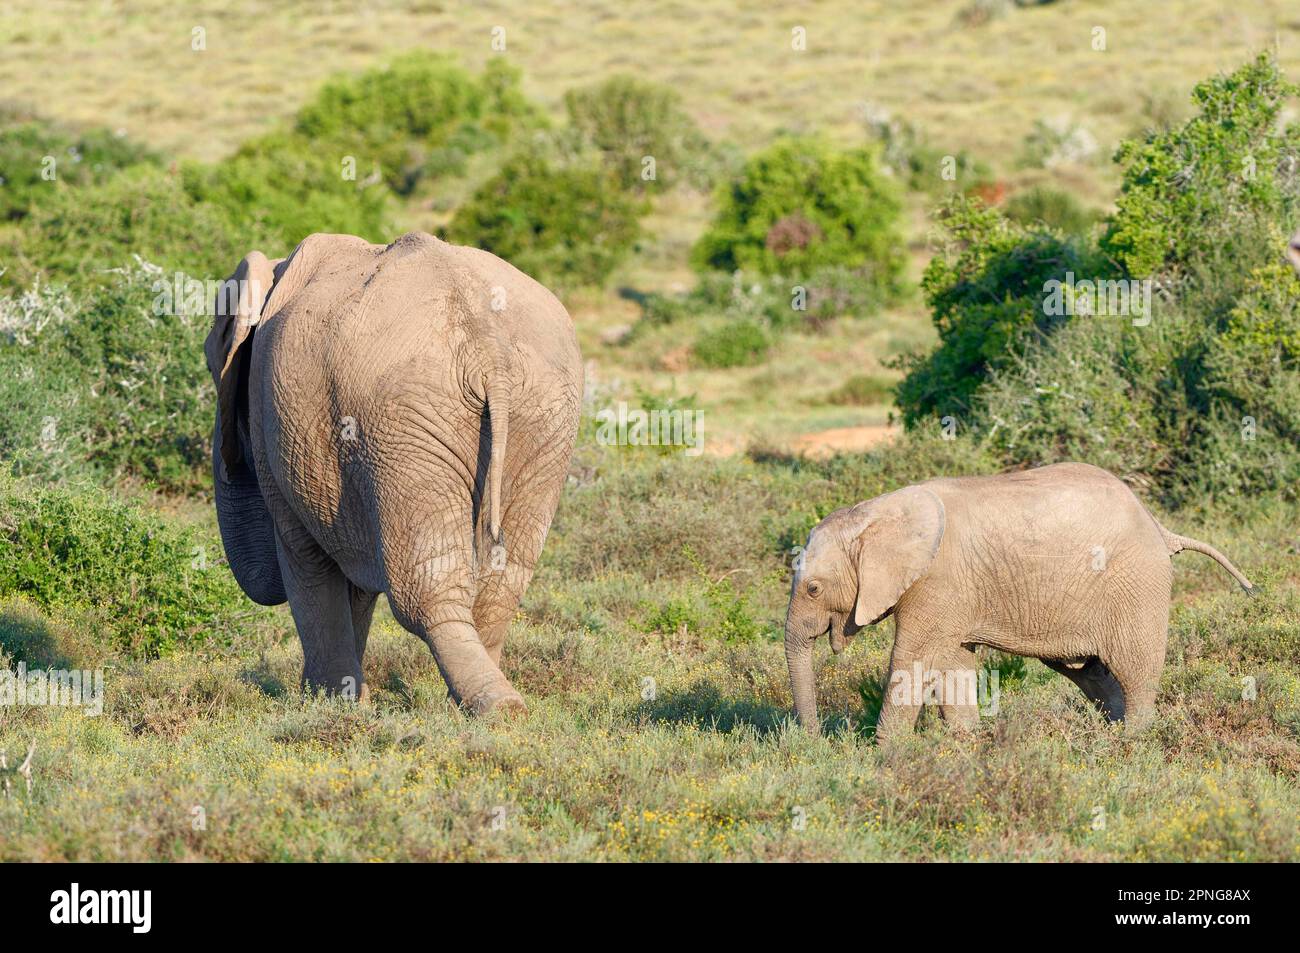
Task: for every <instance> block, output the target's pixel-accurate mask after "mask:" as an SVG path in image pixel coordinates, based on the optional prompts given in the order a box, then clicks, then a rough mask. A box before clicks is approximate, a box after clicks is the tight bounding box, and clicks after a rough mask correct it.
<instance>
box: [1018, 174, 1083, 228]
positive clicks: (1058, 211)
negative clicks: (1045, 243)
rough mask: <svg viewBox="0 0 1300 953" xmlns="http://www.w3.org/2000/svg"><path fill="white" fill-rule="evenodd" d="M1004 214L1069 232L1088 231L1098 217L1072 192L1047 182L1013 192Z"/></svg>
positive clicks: (1023, 223) (1025, 223) (1032, 223)
mask: <svg viewBox="0 0 1300 953" xmlns="http://www.w3.org/2000/svg"><path fill="white" fill-rule="evenodd" d="M1003 214H1005V215H1006V217H1007V218H1009V219H1011V221H1013V222H1018V223H1019V224H1021V225H1043V226H1046V227H1047V228H1052V229H1055V230H1056V231H1058V232H1062V233H1064V234H1066V235H1086V234H1088V232H1089V230H1091V228H1092V226H1093V225H1094V224H1095V223H1096V221H1097V216H1096V215H1095V214H1093V213H1092V212H1091V211H1090V210H1089V209H1087V208H1085V207H1084V206H1083V203H1082V202H1080V201H1079V200H1078V199H1076V198H1075V197H1074V196H1073V195H1071V194H1070V193H1069V192H1066V191H1064V190H1062V189H1054V188H1051V187H1049V186H1044V185H1036V186H1034V187H1033V188H1032V189H1029V190H1028V191H1025V192H1021V193H1020V194H1019V195H1015V196H1012V198H1011V199H1010V201H1008V202H1007V204H1006V208H1005V209H1004V210H1003Z"/></svg>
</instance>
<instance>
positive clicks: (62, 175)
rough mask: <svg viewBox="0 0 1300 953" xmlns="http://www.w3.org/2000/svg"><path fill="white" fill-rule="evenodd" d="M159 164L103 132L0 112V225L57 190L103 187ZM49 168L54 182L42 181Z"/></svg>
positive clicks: (122, 139) (141, 149)
mask: <svg viewBox="0 0 1300 953" xmlns="http://www.w3.org/2000/svg"><path fill="white" fill-rule="evenodd" d="M47 157H48V159H51V160H53V163H52V164H51V163H49V162H48V161H47ZM157 164H158V157H157V156H156V155H155V154H154V153H153V152H151V151H150V150H148V149H146V148H145V147H144V146H142V145H140V144H138V143H136V142H133V141H131V140H130V139H128V138H126V137H125V136H121V135H117V134H115V133H113V132H110V131H109V130H107V129H87V130H82V131H76V130H71V129H67V128H64V127H63V126H60V125H57V124H55V123H52V122H49V121H46V120H43V119H40V118H38V117H36V116H34V115H31V114H29V113H25V112H22V111H18V110H14V109H0V220H4V219H11V220H12V219H21V218H25V217H26V216H27V215H28V213H29V212H30V210H31V208H32V207H33V206H36V205H40V204H43V203H44V202H46V201H47V200H49V199H50V198H51V194H52V193H53V192H55V191H58V190H60V189H64V188H67V187H70V186H71V187H77V186H84V185H89V184H94V183H98V182H103V181H104V180H105V179H107V178H108V177H109V176H111V175H113V174H114V173H115V172H117V171H118V170H120V169H125V168H128V167H130V166H135V165H157ZM47 168H48V169H50V170H51V171H52V174H53V176H54V178H53V179H47V178H45V177H44V174H49V173H46V169H47Z"/></svg>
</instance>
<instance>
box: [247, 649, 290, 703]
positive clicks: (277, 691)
mask: <svg viewBox="0 0 1300 953" xmlns="http://www.w3.org/2000/svg"><path fill="white" fill-rule="evenodd" d="M239 680H240V681H241V682H244V683H245V684H247V685H252V686H254V687H255V688H257V689H259V690H260V691H261V692H262V694H263V695H266V696H267V697H268V698H283V697H284V696H285V694H286V693H287V692H288V691H289V687H288V686H287V685H286V684H285V683H284V679H282V678H281V677H280V675H279V673H278V672H276V671H275V670H274V669H273V668H272V667H271V663H270V662H268V661H267V660H266V658H265V657H263V658H261V659H259V660H258V662H257V664H256V665H250V666H248V667H247V668H245V669H244V670H243V671H242V672H240V673H239Z"/></svg>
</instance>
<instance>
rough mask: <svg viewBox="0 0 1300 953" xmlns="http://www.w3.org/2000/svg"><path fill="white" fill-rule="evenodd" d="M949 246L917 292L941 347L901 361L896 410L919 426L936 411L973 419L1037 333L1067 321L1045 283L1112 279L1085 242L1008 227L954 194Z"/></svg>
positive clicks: (946, 216)
mask: <svg viewBox="0 0 1300 953" xmlns="http://www.w3.org/2000/svg"><path fill="white" fill-rule="evenodd" d="M943 221H944V224H945V225H946V226H947V229H948V231H949V233H950V234H951V236H952V239H953V243H952V246H951V248H950V249H949V250H948V251H946V252H944V253H940V254H938V255H936V256H935V257H934V258H933V259H932V260H931V262H930V264H929V266H928V267H927V268H926V270H925V277H924V278H923V280H922V282H921V288H922V290H923V291H924V293H925V300H926V304H928V305H929V307H930V309H931V312H932V320H933V321H934V326H935V329H936V330H937V331H938V333H939V344H938V346H937V347H936V348H935V349H934V350H933V351H931V352H930V353H929V354H928V355H925V356H923V357H917V356H913V357H912V358H910V359H906V360H904V361H903V362H902V365H903V366H904V368H905V369H906V370H907V376H906V378H904V380H903V382H902V383H901V384H900V385H899V390H898V406H899V408H900V409H901V410H902V412H903V419H904V421H905V422H906V423H907V424H908V425H909V426H911V425H913V424H915V423H916V422H918V421H919V420H921V419H924V418H928V417H931V416H934V415H952V416H954V417H957V416H963V415H969V414H970V413H971V411H972V401H973V398H974V396H975V394H976V392H977V391H978V390H979V387H980V385H981V384H982V383H983V382H984V381H985V379H987V377H988V375H989V373H990V372H991V371H995V370H997V369H999V368H1001V367H1005V366H1007V365H1008V364H1009V363H1011V362H1012V361H1013V360H1014V359H1015V357H1016V356H1017V355H1018V354H1020V353H1022V352H1023V349H1024V347H1025V345H1026V342H1027V341H1028V340H1029V339H1030V338H1032V337H1033V335H1034V334H1035V333H1036V332H1037V333H1049V332H1051V331H1052V330H1053V329H1055V328H1056V327H1059V326H1060V325H1061V324H1063V323H1064V321H1065V320H1066V319H1065V317H1064V316H1057V315H1052V314H1048V313H1047V312H1046V309H1045V308H1044V301H1045V299H1047V297H1048V294H1049V292H1048V288H1047V282H1049V281H1052V280H1056V281H1063V280H1065V279H1066V278H1067V275H1068V274H1069V273H1073V274H1074V275H1075V276H1077V277H1078V278H1084V277H1095V276H1098V275H1104V274H1105V273H1106V271H1105V269H1104V267H1103V264H1102V263H1101V262H1098V261H1097V260H1096V256H1095V254H1093V253H1092V252H1091V250H1090V249H1088V248H1087V247H1086V246H1084V245H1083V244H1082V243H1080V242H1078V241H1076V240H1072V239H1069V238H1066V237H1064V236H1063V235H1061V234H1060V233H1059V232H1056V231H1054V230H1052V229H1050V228H1047V227H1045V226H1022V225H1017V224H1015V223H1013V222H1010V221H1008V220H1007V219H1006V218H1004V217H1003V216H1002V215H1001V214H1000V213H998V212H997V211H996V210H994V209H988V208H985V207H983V205H982V204H980V203H979V201H978V200H975V199H969V198H965V197H962V196H954V197H953V198H952V199H951V200H949V202H948V204H947V205H946V207H945V209H944V211H943Z"/></svg>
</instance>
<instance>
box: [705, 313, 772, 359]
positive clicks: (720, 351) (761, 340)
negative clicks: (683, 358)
mask: <svg viewBox="0 0 1300 953" xmlns="http://www.w3.org/2000/svg"><path fill="white" fill-rule="evenodd" d="M771 346H772V339H771V338H770V337H769V336H768V333H767V332H766V331H764V330H763V327H762V325H760V324H758V323H757V322H755V321H752V320H750V319H749V318H738V319H736V320H733V321H729V322H727V323H726V324H723V325H720V326H718V327H716V328H714V329H712V330H710V331H705V332H703V333H702V334H700V336H699V337H697V338H696V339H695V344H694V345H693V346H692V348H691V354H692V355H693V357H694V358H695V360H696V361H698V362H699V363H700V364H701V365H703V366H704V367H717V368H726V367H748V366H750V365H752V364H759V363H762V361H763V360H764V359H766V357H767V352H768V350H769V349H770V348H771Z"/></svg>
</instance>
